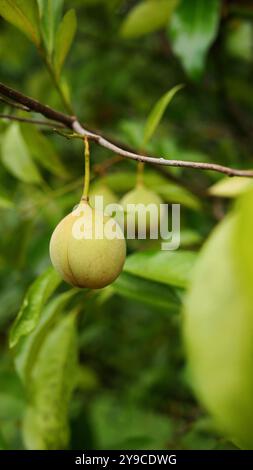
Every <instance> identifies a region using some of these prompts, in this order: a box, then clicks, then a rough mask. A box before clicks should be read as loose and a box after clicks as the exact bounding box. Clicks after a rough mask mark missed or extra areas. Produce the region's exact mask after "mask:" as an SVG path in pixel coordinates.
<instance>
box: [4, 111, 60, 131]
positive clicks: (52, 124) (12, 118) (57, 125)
mask: <svg viewBox="0 0 253 470" xmlns="http://www.w3.org/2000/svg"><path fill="white" fill-rule="evenodd" d="M0 119H8V120H9V121H19V122H25V123H27V124H37V125H39V126H48V127H52V128H53V129H66V126H64V124H61V123H59V122H58V123H57V122H52V121H44V120H43V119H29V118H23V117H20V116H15V115H13V114H1V113H0Z"/></svg>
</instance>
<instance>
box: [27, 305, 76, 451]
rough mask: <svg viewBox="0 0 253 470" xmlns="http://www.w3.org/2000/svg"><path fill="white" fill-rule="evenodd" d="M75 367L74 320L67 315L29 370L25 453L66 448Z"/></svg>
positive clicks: (54, 330)
mask: <svg viewBox="0 0 253 470" xmlns="http://www.w3.org/2000/svg"><path fill="white" fill-rule="evenodd" d="M77 366H78V362H77V337H76V319H75V315H74V314H70V315H68V316H67V317H65V318H63V319H62V320H61V321H60V322H59V323H58V324H57V325H56V326H55V328H54V329H53V330H52V331H51V332H50V333H49V334H48V335H47V337H46V338H45V340H44V342H43V345H42V346H41V348H40V352H39V355H38V357H37V360H36V363H35V365H34V367H33V374H32V378H31V381H30V387H29V395H30V407H29V408H28V410H27V413H26V416H25V420H24V426H23V435H24V441H25V444H26V447H27V448H28V449H35V450H59V449H66V448H67V446H68V442H69V424H68V411H69V403H70V399H71V395H72V392H73V389H74V387H75V386H76V382H77V373H78V368H77Z"/></svg>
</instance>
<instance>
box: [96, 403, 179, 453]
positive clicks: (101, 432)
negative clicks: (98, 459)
mask: <svg viewBox="0 0 253 470" xmlns="http://www.w3.org/2000/svg"><path fill="white" fill-rule="evenodd" d="M91 421H92V423H93V425H94V426H95V429H96V435H97V443H96V446H97V447H98V448H99V449H158V448H159V449H166V448H167V442H168V440H169V439H170V438H171V433H172V424H171V421H170V420H169V418H168V417H166V416H162V415H161V414H158V413H154V412H151V411H146V410H144V409H142V408H138V407H136V406H135V405H132V404H129V403H124V402H122V401H119V400H117V399H116V398H114V397H113V396H107V395H102V396H100V397H98V398H97V400H96V401H95V402H94V404H93V406H92V408H91ZM154 429H155V430H156V431H155V432H154Z"/></svg>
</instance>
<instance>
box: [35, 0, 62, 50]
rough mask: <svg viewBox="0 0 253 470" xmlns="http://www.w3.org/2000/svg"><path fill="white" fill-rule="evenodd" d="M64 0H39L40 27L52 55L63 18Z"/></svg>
mask: <svg viewBox="0 0 253 470" xmlns="http://www.w3.org/2000/svg"><path fill="white" fill-rule="evenodd" d="M63 2H64V0H38V5H39V12H40V27H41V31H42V36H43V39H44V42H45V45H46V48H47V50H48V52H49V54H50V55H51V54H52V52H53V48H54V40H55V32H56V29H57V26H58V23H59V21H60V18H61V12H62V6H63Z"/></svg>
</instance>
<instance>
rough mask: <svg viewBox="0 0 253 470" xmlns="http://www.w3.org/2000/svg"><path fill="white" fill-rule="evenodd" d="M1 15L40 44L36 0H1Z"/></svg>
mask: <svg viewBox="0 0 253 470" xmlns="http://www.w3.org/2000/svg"><path fill="white" fill-rule="evenodd" d="M0 15H1V16H2V17H3V18H4V19H5V20H6V21H8V22H9V23H11V24H13V25H14V26H16V28H18V29H20V31H22V32H23V33H24V34H25V35H26V36H27V37H28V38H29V39H30V40H31V41H32V42H33V43H34V44H35V45H36V46H38V45H39V44H40V32H39V26H38V24H39V23H38V19H39V12H38V5H37V1H36V0H0Z"/></svg>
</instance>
